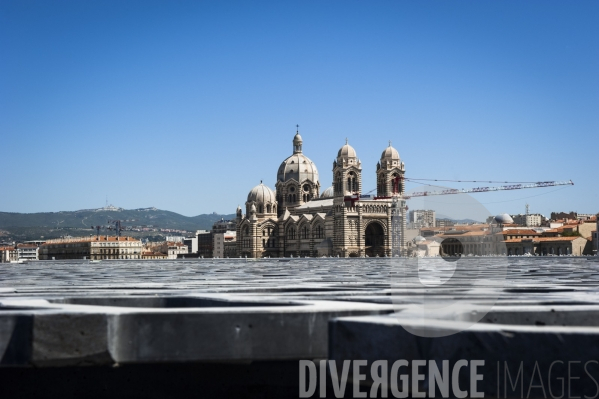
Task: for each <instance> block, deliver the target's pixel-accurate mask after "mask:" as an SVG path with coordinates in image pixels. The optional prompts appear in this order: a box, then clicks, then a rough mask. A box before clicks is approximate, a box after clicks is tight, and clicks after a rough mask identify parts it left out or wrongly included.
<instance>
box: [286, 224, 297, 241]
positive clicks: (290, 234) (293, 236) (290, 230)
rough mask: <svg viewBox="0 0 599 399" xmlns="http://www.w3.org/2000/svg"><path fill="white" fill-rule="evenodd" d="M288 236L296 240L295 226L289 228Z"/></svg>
mask: <svg viewBox="0 0 599 399" xmlns="http://www.w3.org/2000/svg"><path fill="white" fill-rule="evenodd" d="M287 237H289V239H290V240H295V228H294V227H290V228H288V229H287Z"/></svg>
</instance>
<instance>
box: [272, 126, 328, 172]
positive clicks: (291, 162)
mask: <svg viewBox="0 0 599 399" xmlns="http://www.w3.org/2000/svg"><path fill="white" fill-rule="evenodd" d="M302 143H303V141H302V136H300V135H299V132H298V133H296V135H295V137H294V138H293V154H292V155H291V156H289V157H288V158H287V159H285V160H284V161H283V162H281V166H279V170H278V171H277V181H278V182H286V181H288V180H292V179H293V180H295V181H297V182H298V183H302V182H303V181H304V180H309V181H311V182H312V183H314V184H316V183H318V169H316V165H315V164H314V162H312V161H311V160H310V158H308V157H307V156H305V155H304V154H303V153H302Z"/></svg>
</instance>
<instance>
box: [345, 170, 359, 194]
mask: <svg viewBox="0 0 599 399" xmlns="http://www.w3.org/2000/svg"><path fill="white" fill-rule="evenodd" d="M347 190H348V191H351V192H352V193H355V192H357V191H358V179H357V177H356V174H355V173H354V172H349V173H348V175H347Z"/></svg>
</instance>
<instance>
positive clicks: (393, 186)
mask: <svg viewBox="0 0 599 399" xmlns="http://www.w3.org/2000/svg"><path fill="white" fill-rule="evenodd" d="M405 170H406V169H405V166H404V163H403V162H402V161H401V159H400V158H399V152H397V150H396V149H395V148H393V147H391V141H389V147H387V148H385V151H383V153H382V154H381V160H380V161H379V162H378V163H377V165H376V193H377V196H378V197H391V196H392V195H397V194H399V195H403V194H404V190H405V187H404V179H403V177H404V173H405Z"/></svg>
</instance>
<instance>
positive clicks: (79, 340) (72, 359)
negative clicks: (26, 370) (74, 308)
mask: <svg viewBox="0 0 599 399" xmlns="http://www.w3.org/2000/svg"><path fill="white" fill-rule="evenodd" d="M32 362H33V364H34V365H36V366H71V365H81V366H83V365H101V364H112V363H113V360H112V358H111V357H110V354H109V352H108V341H107V321H106V315H104V314H76V313H63V314H56V313H48V314H36V315H35V318H34V321H33V353H32Z"/></svg>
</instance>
